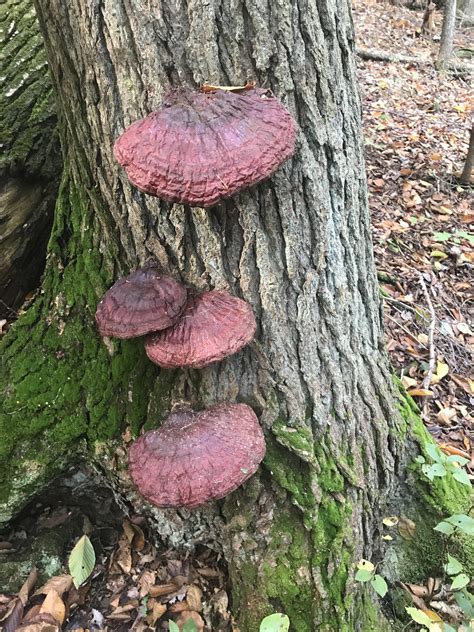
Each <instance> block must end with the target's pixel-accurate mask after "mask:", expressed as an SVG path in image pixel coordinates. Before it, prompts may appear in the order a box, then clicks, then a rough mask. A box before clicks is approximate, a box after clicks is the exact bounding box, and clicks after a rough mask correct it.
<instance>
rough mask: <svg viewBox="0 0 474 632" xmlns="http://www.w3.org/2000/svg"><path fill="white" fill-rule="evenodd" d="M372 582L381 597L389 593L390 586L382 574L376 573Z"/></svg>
mask: <svg viewBox="0 0 474 632" xmlns="http://www.w3.org/2000/svg"><path fill="white" fill-rule="evenodd" d="M370 583H371V585H372V588H373V589H374V590H375V592H376V593H377V594H378V595H380V596H381V597H385V595H386V594H387V590H388V586H387V582H386V581H385V579H384V578H383V577H382V576H381V575H374V577H373V579H372V581H371V582H370Z"/></svg>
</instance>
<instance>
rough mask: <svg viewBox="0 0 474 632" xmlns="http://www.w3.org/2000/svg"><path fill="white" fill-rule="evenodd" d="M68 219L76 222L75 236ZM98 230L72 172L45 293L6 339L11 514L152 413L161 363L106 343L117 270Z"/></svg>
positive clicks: (136, 348)
mask: <svg viewBox="0 0 474 632" xmlns="http://www.w3.org/2000/svg"><path fill="white" fill-rule="evenodd" d="M66 224H70V225H71V228H72V229H73V230H72V232H71V238H70V239H69V241H68V242H67V244H65V243H64V239H65V235H67V232H68V231H67V227H66ZM93 235H94V219H93V217H92V216H91V211H90V208H89V205H88V203H87V202H86V197H85V196H84V195H81V193H80V192H79V191H78V190H77V189H76V188H75V187H74V186H73V185H72V183H71V180H70V179H69V178H67V177H66V178H64V181H63V184H62V186H61V190H60V193H59V199H58V202H57V208H56V223H55V229H54V230H53V235H52V237H51V241H50V254H49V262H48V265H47V270H46V274H45V279H44V284H43V292H42V294H41V296H40V297H39V298H38V299H37V300H36V302H35V304H34V305H33V306H32V307H31V308H30V309H29V310H28V311H27V312H26V313H25V314H23V315H22V316H21V317H20V318H19V320H18V321H17V322H16V323H15V324H14V325H13V326H12V328H11V330H10V331H9V333H8V334H7V335H6V336H5V338H4V339H3V341H2V344H1V350H0V355H1V366H0V381H1V384H2V391H3V392H2V395H3V397H2V402H1V405H0V406H1V408H0V480H1V481H2V483H1V485H0V507H1V509H0V520H2V521H3V520H8V519H9V518H10V517H11V516H12V515H13V514H14V513H15V512H16V511H17V510H18V509H19V508H20V507H21V506H22V504H23V502H25V501H26V500H27V499H28V498H30V497H31V495H32V493H33V492H34V491H35V490H36V489H38V488H39V487H40V486H41V485H42V484H43V482H45V481H47V480H50V479H51V478H52V476H53V475H54V474H55V473H56V472H57V471H58V470H59V469H61V468H63V467H64V466H65V465H66V464H68V463H70V462H71V461H72V460H73V459H74V458H78V457H79V456H80V455H82V454H83V453H84V446H85V445H86V442H87V443H88V444H89V445H91V444H92V443H93V442H95V441H99V440H100V441H103V440H106V439H111V438H113V437H116V436H117V435H118V434H119V433H120V432H121V430H123V428H124V426H125V425H126V424H129V425H130V426H132V428H133V429H135V430H137V429H138V428H139V427H140V426H141V425H142V424H143V423H144V422H145V419H146V412H147V407H148V401H149V392H150V390H151V386H152V381H153V379H154V378H155V377H156V368H155V367H154V366H153V365H152V364H151V363H150V362H149V361H148V360H147V359H146V355H145V353H144V350H143V342H142V341H140V340H129V341H121V342H117V341H110V342H109V343H108V344H105V343H104V342H103V341H102V340H101V338H100V337H99V335H98V334H97V332H96V328H95V323H94V313H95V306H96V304H97V301H98V300H99V298H100V296H101V295H102V294H103V292H104V291H105V289H106V288H107V287H108V285H109V284H110V283H111V281H112V269H113V268H112V264H111V262H110V261H107V260H105V259H103V258H102V255H101V254H100V253H99V251H98V248H97V244H96V243H94V238H93ZM62 257H65V260H66V261H67V262H68V263H67V264H66V265H65V266H64V267H63V265H62ZM81 439H85V440H86V442H83V443H81ZM38 446H41V449H38Z"/></svg>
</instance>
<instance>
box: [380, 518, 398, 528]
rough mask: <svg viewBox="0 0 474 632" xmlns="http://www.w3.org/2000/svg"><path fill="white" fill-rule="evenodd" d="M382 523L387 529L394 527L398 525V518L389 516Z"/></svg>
mask: <svg viewBox="0 0 474 632" xmlns="http://www.w3.org/2000/svg"><path fill="white" fill-rule="evenodd" d="M382 522H383V524H384V525H385V526H386V527H394V526H395V525H397V524H398V516H387V517H386V518H384V519H383V520H382Z"/></svg>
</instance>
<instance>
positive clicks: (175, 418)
mask: <svg viewBox="0 0 474 632" xmlns="http://www.w3.org/2000/svg"><path fill="white" fill-rule="evenodd" d="M264 455H265V440H264V436H263V432H262V429H261V427H260V424H259V422H258V419H257V416H256V415H255V413H254V412H253V410H252V409H251V408H250V406H247V405H246V404H227V403H222V404H217V405H216V406H212V407H211V408H208V409H207V410H203V411H201V412H194V411H193V410H191V409H190V408H186V407H181V408H178V409H177V410H175V411H174V412H172V413H171V414H170V416H169V417H168V418H167V419H166V421H164V423H163V425H162V426H161V427H160V428H158V429H157V430H152V431H150V432H146V433H145V434H144V435H142V436H141V437H140V438H139V439H137V441H135V443H134V444H133V445H132V446H131V448H130V450H129V455H128V460H129V472H130V475H131V477H132V480H133V482H134V483H135V485H136V486H137V488H138V491H139V492H140V494H141V495H142V496H143V497H144V498H146V499H147V500H148V501H149V502H151V503H152V504H153V505H156V506H157V507H188V508H192V507H198V506H199V505H203V504H204V503H207V502H209V501H211V500H216V499H218V498H223V497H224V496H226V495H227V494H229V493H230V492H232V491H234V489H236V488H237V487H239V486H240V485H242V483H243V482H244V481H246V480H247V479H248V478H249V477H250V476H252V474H254V473H255V472H256V470H257V468H258V466H259V463H260V462H261V461H262V459H263V457H264Z"/></svg>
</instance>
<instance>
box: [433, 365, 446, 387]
mask: <svg viewBox="0 0 474 632" xmlns="http://www.w3.org/2000/svg"><path fill="white" fill-rule="evenodd" d="M448 373H449V366H448V365H447V364H445V363H444V362H440V361H439V360H438V362H437V363H436V372H434V373H433V375H432V377H431V382H432V383H433V384H438V383H439V382H440V381H441V380H442V379H443V377H446V376H447V375H448Z"/></svg>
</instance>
